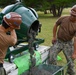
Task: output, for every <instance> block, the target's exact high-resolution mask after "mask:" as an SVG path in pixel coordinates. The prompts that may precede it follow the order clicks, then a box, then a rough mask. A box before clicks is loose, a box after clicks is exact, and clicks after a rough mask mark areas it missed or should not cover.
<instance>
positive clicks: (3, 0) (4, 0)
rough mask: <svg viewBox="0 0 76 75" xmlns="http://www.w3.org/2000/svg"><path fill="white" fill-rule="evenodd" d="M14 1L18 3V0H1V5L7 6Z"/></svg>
mask: <svg viewBox="0 0 76 75" xmlns="http://www.w3.org/2000/svg"><path fill="white" fill-rule="evenodd" d="M13 3H16V0H0V7H5V6H7V5H9V4H13Z"/></svg>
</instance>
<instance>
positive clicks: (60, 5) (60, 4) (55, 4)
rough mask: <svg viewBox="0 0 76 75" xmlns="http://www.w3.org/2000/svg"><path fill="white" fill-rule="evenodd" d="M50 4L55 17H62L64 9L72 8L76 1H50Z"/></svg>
mask: <svg viewBox="0 0 76 75" xmlns="http://www.w3.org/2000/svg"><path fill="white" fill-rule="evenodd" d="M48 1H49V2H50V5H51V6H50V11H52V13H53V16H54V17H56V16H61V14H62V11H63V9H64V8H66V7H69V6H72V5H73V4H74V3H76V0H52V1H51V0H48Z"/></svg>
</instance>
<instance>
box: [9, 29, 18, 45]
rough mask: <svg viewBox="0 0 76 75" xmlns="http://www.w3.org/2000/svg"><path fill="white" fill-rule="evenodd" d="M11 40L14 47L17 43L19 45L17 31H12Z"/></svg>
mask: <svg viewBox="0 0 76 75" xmlns="http://www.w3.org/2000/svg"><path fill="white" fill-rule="evenodd" d="M10 36H11V38H12V40H13V41H12V43H13V45H15V44H16V43H17V35H16V32H15V30H12V31H11V35H10Z"/></svg>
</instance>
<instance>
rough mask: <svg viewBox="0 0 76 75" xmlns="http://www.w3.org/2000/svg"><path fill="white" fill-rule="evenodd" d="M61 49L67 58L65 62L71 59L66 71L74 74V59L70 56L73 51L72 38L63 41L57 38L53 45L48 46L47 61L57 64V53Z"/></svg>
mask: <svg viewBox="0 0 76 75" xmlns="http://www.w3.org/2000/svg"><path fill="white" fill-rule="evenodd" d="M61 51H62V52H63V54H64V56H65V58H66V60H67V63H68V62H69V61H70V60H71V63H70V64H69V65H68V68H67V73H68V74H69V75H76V74H75V71H74V60H72V58H71V56H72V54H73V51H74V45H73V41H72V40H71V41H67V42H63V41H61V40H59V39H58V40H57V42H56V43H55V44H54V45H53V46H51V47H50V53H49V63H50V64H54V65H57V55H58V54H59V53H60V52H61Z"/></svg>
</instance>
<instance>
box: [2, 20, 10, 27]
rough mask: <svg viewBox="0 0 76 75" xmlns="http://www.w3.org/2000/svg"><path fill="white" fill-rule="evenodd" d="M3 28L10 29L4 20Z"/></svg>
mask: <svg viewBox="0 0 76 75" xmlns="http://www.w3.org/2000/svg"><path fill="white" fill-rule="evenodd" d="M2 26H3V27H4V28H5V29H7V28H9V27H10V26H9V25H8V24H7V23H6V22H5V21H4V20H2Z"/></svg>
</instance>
